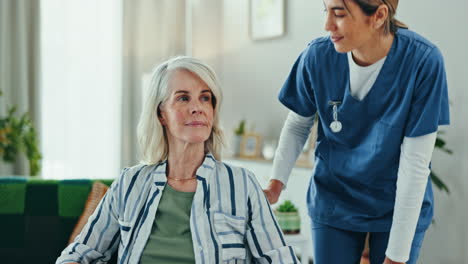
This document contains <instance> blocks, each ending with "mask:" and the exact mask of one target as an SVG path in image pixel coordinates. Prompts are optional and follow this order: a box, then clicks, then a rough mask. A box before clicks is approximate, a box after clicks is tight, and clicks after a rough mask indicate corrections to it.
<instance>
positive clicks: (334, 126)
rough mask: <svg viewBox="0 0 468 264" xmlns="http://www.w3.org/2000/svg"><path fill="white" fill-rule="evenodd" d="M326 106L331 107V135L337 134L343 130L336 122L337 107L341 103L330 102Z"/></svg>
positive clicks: (339, 123)
mask: <svg viewBox="0 0 468 264" xmlns="http://www.w3.org/2000/svg"><path fill="white" fill-rule="evenodd" d="M328 104H329V105H333V122H331V123H330V129H331V131H332V132H333V133H338V132H340V131H341V129H343V125H342V124H341V122H340V121H338V105H340V104H341V101H330V102H328Z"/></svg>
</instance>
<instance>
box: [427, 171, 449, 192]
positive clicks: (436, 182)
mask: <svg viewBox="0 0 468 264" xmlns="http://www.w3.org/2000/svg"><path fill="white" fill-rule="evenodd" d="M430 176H431V180H432V182H433V183H434V185H435V186H436V187H437V189H439V190H441V191H445V192H446V193H448V194H450V190H449V188H448V187H447V185H446V184H445V183H444V182H443V181H442V180H441V179H440V178H439V176H437V174H435V173H434V172H433V171H431V175H430Z"/></svg>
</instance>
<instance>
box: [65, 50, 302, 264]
mask: <svg viewBox="0 0 468 264" xmlns="http://www.w3.org/2000/svg"><path fill="white" fill-rule="evenodd" d="M220 103H221V92H220V85H219V83H218V81H217V78H216V76H215V73H214V72H213V70H211V68H209V67H208V66H207V65H205V64H203V63H202V62H200V61H199V60H196V59H193V58H189V57H177V58H173V59H170V60H168V61H166V62H164V63H163V64H162V65H160V66H159V67H157V68H156V69H155V71H154V73H153V77H152V81H151V85H150V87H149V90H148V95H147V100H146V102H145V104H144V106H143V111H142V114H141V117H140V122H139V125H138V138H139V142H140V145H141V148H142V151H143V156H144V165H137V166H135V167H132V168H128V169H125V170H124V171H123V173H122V175H121V176H120V177H119V178H118V179H117V180H116V181H115V182H114V183H113V184H112V186H111V187H110V189H109V191H108V192H107V194H106V195H105V196H104V198H103V199H102V201H101V203H100V204H99V206H98V208H97V209H96V211H95V212H94V214H93V215H92V216H91V217H90V219H89V221H88V223H87V224H86V226H85V227H84V229H83V231H82V232H81V234H80V235H79V236H77V238H76V239H75V242H73V243H72V244H70V245H69V246H68V247H67V248H65V250H64V251H63V252H62V255H61V256H60V257H59V258H58V259H57V262H56V263H73V262H81V263H90V262H92V263H96V262H97V263H101V262H107V261H108V260H109V259H110V258H111V255H112V253H113V252H114V251H115V250H116V249H118V263H142V264H146V263H165V264H168V263H207V264H208V263H252V262H258V263H298V260H297V258H296V255H295V254H294V251H293V249H292V247H290V246H287V245H286V243H285V241H284V237H283V234H282V233H281V230H280V228H279V226H278V223H277V222H276V220H275V217H274V215H273V213H272V211H271V208H270V205H269V203H268V201H267V199H266V197H265V196H264V194H263V192H262V189H261V187H260V185H259V184H258V182H257V180H256V179H255V176H254V175H253V174H252V173H251V172H250V171H248V170H246V169H243V168H238V167H234V166H230V165H228V164H225V163H223V162H221V161H219V159H220V148H221V144H222V133H221V130H220V128H219V124H218V123H219V122H218V120H219V108H220Z"/></svg>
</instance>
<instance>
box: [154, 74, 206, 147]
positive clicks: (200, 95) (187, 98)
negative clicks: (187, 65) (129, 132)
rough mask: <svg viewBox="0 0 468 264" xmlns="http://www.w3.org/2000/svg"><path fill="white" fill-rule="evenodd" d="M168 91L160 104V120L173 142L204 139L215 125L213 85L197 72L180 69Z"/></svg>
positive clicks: (172, 78) (198, 141)
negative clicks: (207, 82) (163, 101)
mask: <svg viewBox="0 0 468 264" xmlns="http://www.w3.org/2000/svg"><path fill="white" fill-rule="evenodd" d="M169 93H170V95H169V98H168V99H167V101H166V102H165V103H163V104H162V105H161V108H160V110H161V117H160V121H161V124H162V125H163V126H164V127H165V130H166V134H167V136H168V140H169V141H170V143H171V141H172V142H174V141H179V142H181V143H204V142H205V141H206V140H207V139H208V138H209V137H210V134H211V128H212V126H213V115H214V109H213V102H212V99H213V98H212V94H211V90H210V88H209V87H208V86H207V85H206V84H205V83H204V82H203V81H202V80H201V79H200V78H199V77H198V76H196V75H195V74H193V73H191V72H189V71H187V70H178V71H175V72H173V73H172V76H171V79H170V81H169Z"/></svg>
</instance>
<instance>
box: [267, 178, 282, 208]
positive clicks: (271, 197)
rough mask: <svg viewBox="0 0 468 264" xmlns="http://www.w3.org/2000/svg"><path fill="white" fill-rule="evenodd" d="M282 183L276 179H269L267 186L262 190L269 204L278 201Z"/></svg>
mask: <svg viewBox="0 0 468 264" xmlns="http://www.w3.org/2000/svg"><path fill="white" fill-rule="evenodd" d="M283 185H284V184H283V183H282V182H280V181H278V180H271V181H270V184H269V185H268V188H267V189H265V190H263V192H264V193H265V195H266V197H267V199H268V201H269V202H270V204H274V203H276V202H277V201H278V198H279V196H280V194H281V191H282V190H283Z"/></svg>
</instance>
